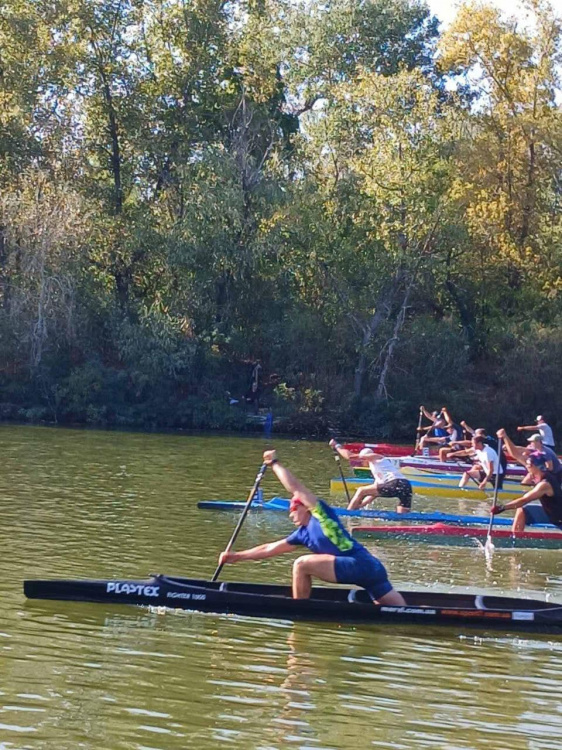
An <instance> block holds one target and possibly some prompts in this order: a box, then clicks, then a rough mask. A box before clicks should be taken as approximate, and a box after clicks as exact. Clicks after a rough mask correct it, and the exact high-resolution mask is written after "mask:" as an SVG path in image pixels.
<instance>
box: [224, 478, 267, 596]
mask: <svg viewBox="0 0 562 750" xmlns="http://www.w3.org/2000/svg"><path fill="white" fill-rule="evenodd" d="M266 469H267V464H262V465H261V466H260V470H259V471H258V473H257V476H256V481H255V482H254V486H253V487H252V489H251V490H250V494H249V495H248V499H247V500H246V505H245V506H244V510H243V511H242V513H241V515H240V518H239V520H238V523H237V524H236V528H235V529H234V532H233V534H232V536H231V537H230V542H229V543H228V544H227V545H226V549H225V552H230V550H231V549H232V547H233V545H234V542H235V541H236V537H237V536H238V534H239V533H240V529H241V528H242V524H243V523H244V520H245V519H246V516H247V515H248V512H249V510H250V506H251V505H252V500H253V499H254V497H255V495H256V492H257V491H258V489H259V486H260V482H261V480H262V479H263V475H264V474H265V470H266ZM222 569H223V564H222V563H221V564H220V565H219V566H218V568H217V569H216V570H215V574H214V575H213V577H212V578H211V581H216V580H217V578H218V577H219V575H220V572H221V570H222Z"/></svg>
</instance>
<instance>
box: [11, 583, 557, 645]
mask: <svg viewBox="0 0 562 750" xmlns="http://www.w3.org/2000/svg"><path fill="white" fill-rule="evenodd" d="M24 593H25V595H26V596H27V597H28V598H30V599H57V600H71V601H83V602H103V603H109V604H144V605H150V606H153V607H174V608H179V609H189V610H197V611H200V612H214V613H220V614H222V613H225V614H238V615H246V616H251V617H273V618H277V619H283V620H322V621H333V622H337V623H381V624H385V623H390V622H410V623H411V622H415V623H426V624H446V625H452V624H455V623H463V624H470V625H476V626H479V627H483V626H484V627H491V626H492V627H493V626H496V627H501V628H504V629H508V630H512V629H518V630H558V631H560V633H562V604H555V603H549V602H543V601H539V600H534V599H516V598H509V597H503V596H487V595H479V594H462V593H461V594H457V593H451V594H445V593H443V594H442V593H438V592H435V591H403V592H402V593H403V595H404V598H405V599H406V606H402V607H390V606H380V605H374V604H372V603H371V601H370V599H369V597H368V595H367V593H366V592H365V591H364V590H362V589H349V588H343V587H341V588H339V587H338V588H335V587H334V588H330V587H328V586H319V587H315V588H313V590H312V596H311V598H310V599H292V598H291V589H290V587H289V586H277V585H263V584H257V583H221V582H220V581H217V582H216V583H212V582H211V581H204V580H197V579H190V578H175V577H169V576H163V575H155V576H153V577H151V578H148V579H145V580H102V581H96V580H77V581H71V580H67V581H65V580H59V581H57V580H47V581H25V582H24Z"/></svg>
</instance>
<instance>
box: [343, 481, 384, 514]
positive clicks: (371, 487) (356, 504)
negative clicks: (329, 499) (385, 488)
mask: <svg viewBox="0 0 562 750" xmlns="http://www.w3.org/2000/svg"><path fill="white" fill-rule="evenodd" d="M376 494H377V485H376V484H366V485H365V486H364V487H359V489H358V490H356V492H355V495H353V497H352V498H351V500H350V502H349V505H348V506H347V509H348V510H357V508H360V507H361V502H362V501H363V500H364V499H365V498H366V497H368V496H373V495H374V496H376Z"/></svg>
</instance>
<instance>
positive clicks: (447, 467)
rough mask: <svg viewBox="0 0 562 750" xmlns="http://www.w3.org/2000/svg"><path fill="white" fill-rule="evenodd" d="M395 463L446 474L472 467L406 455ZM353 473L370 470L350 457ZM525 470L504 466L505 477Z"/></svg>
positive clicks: (365, 473)
mask: <svg viewBox="0 0 562 750" xmlns="http://www.w3.org/2000/svg"><path fill="white" fill-rule="evenodd" d="M396 463H397V465H398V466H400V467H401V468H402V469H417V470H419V471H420V472H425V473H432V472H434V473H435V472H443V473H448V474H462V473H463V472H464V471H468V469H470V468H472V464H467V463H464V462H463V463H460V462H459V463H456V462H454V461H439V460H437V459H436V458H430V457H428V458H425V457H422V456H407V457H406V458H397V459H396ZM350 464H351V467H352V470H353V474H354V476H356V477H359V478H363V479H365V478H370V477H371V470H370V469H369V467H368V466H365V465H364V464H363V462H362V461H361V460H357V459H352V461H350ZM526 473H527V472H526V471H525V469H524V468H523V466H517V465H516V464H508V465H507V467H506V476H507V477H524V476H525V474H526Z"/></svg>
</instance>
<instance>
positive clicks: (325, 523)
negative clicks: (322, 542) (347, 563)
mask: <svg viewBox="0 0 562 750" xmlns="http://www.w3.org/2000/svg"><path fill="white" fill-rule="evenodd" d="M312 515H313V516H314V517H315V518H316V520H317V521H318V522H319V524H320V527H321V529H322V531H323V532H324V534H325V535H326V536H327V537H328V539H329V540H330V541H331V542H332V544H333V545H334V546H335V547H337V548H338V549H339V550H341V551H342V552H347V551H348V550H350V549H351V548H352V547H353V541H352V540H351V539H350V538H349V537H348V536H346V534H345V533H344V531H343V529H342V528H341V526H340V525H339V523H338V522H337V521H334V519H333V518H330V516H329V515H328V514H327V513H326V511H325V509H324V508H323V507H322V505H321V504H320V503H317V504H316V506H315V507H314V508H313V510H312Z"/></svg>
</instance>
